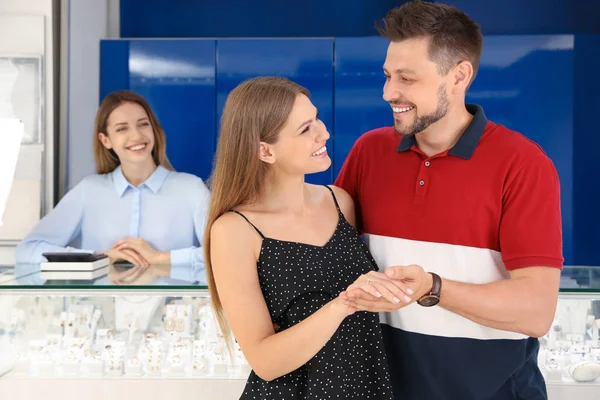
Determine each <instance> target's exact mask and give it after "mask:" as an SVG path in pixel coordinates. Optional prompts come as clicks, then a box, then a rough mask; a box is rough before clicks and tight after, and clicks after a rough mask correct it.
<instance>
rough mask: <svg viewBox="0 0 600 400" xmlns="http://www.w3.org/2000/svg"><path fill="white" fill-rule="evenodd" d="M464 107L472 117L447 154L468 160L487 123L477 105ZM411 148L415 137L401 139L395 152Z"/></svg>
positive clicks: (414, 144) (481, 109)
mask: <svg viewBox="0 0 600 400" xmlns="http://www.w3.org/2000/svg"><path fill="white" fill-rule="evenodd" d="M466 107H467V111H468V112H469V113H471V114H472V115H473V119H472V120H471V122H470V123H469V125H468V126H467V129H465V131H464V132H463V134H462V136H461V137H460V138H459V139H458V142H456V144H455V145H454V147H452V148H451V149H450V151H449V152H448V154H449V155H451V156H456V157H460V158H463V159H465V160H468V159H470V158H471V156H472V155H473V153H474V152H475V148H476V147H477V145H478V144H479V140H480V139H481V136H482V135H483V132H484V131H485V127H486V126H487V122H488V121H487V118H486V116H485V113H484V112H483V108H482V107H481V106H479V105H477V104H467V105H466ZM412 146H417V140H416V139H415V137H414V136H411V137H403V138H402V140H401V141H400V145H399V146H398V149H397V151H399V152H402V151H407V150H410V148H411V147H412Z"/></svg>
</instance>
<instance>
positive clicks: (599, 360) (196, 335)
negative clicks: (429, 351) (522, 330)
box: [0, 265, 600, 400]
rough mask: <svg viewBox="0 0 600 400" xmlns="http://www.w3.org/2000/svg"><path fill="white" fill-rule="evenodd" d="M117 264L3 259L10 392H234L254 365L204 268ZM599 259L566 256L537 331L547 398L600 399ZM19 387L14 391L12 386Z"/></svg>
mask: <svg viewBox="0 0 600 400" xmlns="http://www.w3.org/2000/svg"><path fill="white" fill-rule="evenodd" d="M190 271H192V269H191V268H190V267H188V266H172V267H171V266H153V267H150V268H148V269H145V270H143V269H139V268H135V267H118V266H109V267H107V268H106V269H104V270H103V272H102V273H101V275H100V276H91V275H90V276H87V277H86V276H76V275H74V274H71V275H69V274H68V273H62V274H58V275H57V274H53V275H47V274H45V273H44V272H40V271H39V266H36V265H16V266H5V267H1V266H0V376H2V377H1V378H0V393H11V395H13V396H12V397H13V398H23V399H30V398H31V399H34V398H38V397H40V396H44V397H45V398H47V399H48V398H55V397H56V398H60V399H61V400H64V399H66V398H73V399H75V398H78V399H79V398H80V396H81V393H82V392H85V393H88V394H86V397H88V398H98V399H100V398H102V399H104V398H107V397H111V398H114V399H115V400H116V399H121V398H122V399H125V398H131V397H132V396H133V397H135V398H139V397H141V396H144V398H159V397H164V396H169V397H173V396H174V398H180V397H181V398H183V397H191V396H193V398H196V399H211V400H216V399H237V398H239V395H240V393H241V391H242V389H243V387H244V384H245V381H246V378H247V377H248V374H249V373H250V366H249V365H248V363H247V362H246V360H245V358H244V356H243V354H242V353H241V351H240V349H239V346H237V344H236V343H234V348H233V354H229V353H228V351H227V349H226V346H225V345H224V342H223V338H222V336H221V335H220V333H219V330H218V328H217V324H216V321H215V318H214V314H213V312H212V309H211V307H210V295H209V293H208V290H207V287H206V286H205V285H204V282H203V280H204V277H203V276H193V274H192V273H191V272H190ZM599 332H600V268H593V267H589V268H588V267H566V268H565V270H564V271H563V274H562V278H561V289H560V295H559V301H558V305H557V310H556V317H555V320H554V323H553V324H552V328H551V329H550V332H549V333H548V334H547V335H546V336H544V337H542V338H540V351H539V355H538V362H539V365H540V368H541V370H542V372H543V374H544V376H545V378H546V382H547V387H548V393H549V398H550V399H551V400H562V399H569V400H571V399H575V398H576V399H578V400H586V399H598V398H600V338H599ZM15 394H16V396H14V395H15Z"/></svg>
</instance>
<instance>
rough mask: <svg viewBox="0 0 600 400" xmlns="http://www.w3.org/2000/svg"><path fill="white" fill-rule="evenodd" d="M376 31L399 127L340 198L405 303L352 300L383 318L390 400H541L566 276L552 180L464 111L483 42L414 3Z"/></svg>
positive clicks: (344, 174)
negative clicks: (541, 352)
mask: <svg viewBox="0 0 600 400" xmlns="http://www.w3.org/2000/svg"><path fill="white" fill-rule="evenodd" d="M379 30H380V32H381V33H382V35H383V36H384V37H386V38H388V39H389V40H390V44H389V47H388V50H387V56H386V60H385V64H384V67H383V69H384V73H385V76H386V82H385V85H384V90H383V98H384V100H385V101H387V102H388V103H389V104H390V106H391V111H392V113H393V117H394V127H393V128H392V127H386V128H380V129H375V130H373V131H370V132H367V133H366V134H364V135H363V136H362V137H361V138H359V139H358V140H357V142H356V143H355V145H354V147H353V149H352V150H351V152H350V154H349V155H348V158H347V159H346V161H345V164H344V166H343V168H342V170H341V171H340V175H339V177H338V179H337V181H336V185H337V186H340V187H342V188H344V189H345V190H346V191H347V192H348V193H350V195H351V196H352V197H353V199H354V202H355V204H356V209H357V217H358V218H357V221H359V229H361V230H362V232H364V234H365V238H366V241H367V243H368V245H369V248H370V250H371V252H372V254H373V257H374V258H375V260H376V261H377V263H378V265H379V267H380V268H381V269H382V270H385V274H386V275H387V276H388V277H389V278H392V279H395V280H396V281H397V282H399V284H400V285H404V286H405V287H406V288H407V289H406V294H408V295H410V298H409V299H408V302H407V300H404V301H402V299H401V301H400V302H398V303H391V302H385V300H381V299H383V298H384V297H381V298H375V297H372V296H371V295H369V294H366V293H364V292H361V291H358V290H349V292H348V294H349V296H350V297H352V298H353V299H354V301H355V302H356V303H357V304H359V306H360V308H361V309H365V310H370V311H390V312H387V313H382V314H381V320H382V324H383V325H382V329H383V333H384V337H385V343H386V349H387V355H388V363H389V367H390V371H391V376H392V383H393V385H394V392H395V396H396V398H397V399H402V400H413V399H414V400H425V399H427V400H434V399H435V400H443V399H453V400H454V399H456V400H470V399H473V400H490V399H492V400H496V399H497V400H500V399H501V400H511V399H527V400H530V399H546V398H547V394H546V389H545V384H544V379H543V376H542V375H541V372H540V370H539V368H538V366H537V354H538V348H539V344H538V340H537V339H536V338H537V337H540V336H542V335H544V334H545V333H546V332H547V331H548V329H549V327H550V325H551V322H552V320H553V318H554V313H555V307H556V302H557V297H558V286H559V280H560V271H561V269H562V264H563V257H562V233H561V215H560V194H559V181H558V176H557V173H556V170H555V168H554V166H553V164H552V162H551V161H550V159H549V158H548V157H547V156H546V155H545V153H544V152H543V151H542V149H541V148H540V147H539V146H537V145H536V144H535V143H533V142H532V141H530V140H528V139H527V138H525V137H524V136H522V135H521V134H519V133H516V132H514V131H511V130H509V129H507V128H505V127H504V126H501V125H497V124H495V123H493V122H491V121H488V120H487V119H486V116H485V114H484V111H483V109H482V108H481V107H480V106H478V105H465V93H466V92H467V90H468V88H469V85H470V84H471V82H472V81H473V79H474V78H475V75H476V73H477V68H478V65H479V58H480V54H481V47H482V41H483V39H482V34H481V32H480V29H479V27H478V26H477V24H476V23H475V22H473V21H472V20H471V19H470V18H469V17H468V16H467V15H465V14H464V13H463V12H461V11H459V10H458V9H456V8H454V7H449V6H446V5H443V4H439V3H425V2H411V3H407V4H404V5H403V6H401V7H399V8H395V9H393V10H392V11H390V12H389V13H388V15H387V16H386V18H385V19H384V20H383V23H382V26H381V27H380V28H379ZM369 283H371V284H373V285H375V286H376V287H377V288H381V286H379V285H378V283H377V281H376V280H373V279H369ZM402 297H404V296H402Z"/></svg>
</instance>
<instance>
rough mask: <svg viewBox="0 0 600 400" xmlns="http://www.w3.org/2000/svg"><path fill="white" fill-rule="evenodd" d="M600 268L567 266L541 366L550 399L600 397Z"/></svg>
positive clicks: (542, 342)
mask: <svg viewBox="0 0 600 400" xmlns="http://www.w3.org/2000/svg"><path fill="white" fill-rule="evenodd" d="M599 332H600V268H599V267H565V269H564V270H563V273H562V275H561V283H560V293H559V297H558V304H557V306H556V315H555V318H554V321H553V323H552V327H551V328H550V331H549V332H548V334H546V335H545V336H544V337H542V338H540V351H539V353H538V365H539V366H540V369H541V370H542V373H543V374H544V377H545V379H546V386H547V388H548V394H549V396H550V399H557V400H563V399H565V400H567V399H569V400H570V399H578V400H587V399H599V398H600V338H599Z"/></svg>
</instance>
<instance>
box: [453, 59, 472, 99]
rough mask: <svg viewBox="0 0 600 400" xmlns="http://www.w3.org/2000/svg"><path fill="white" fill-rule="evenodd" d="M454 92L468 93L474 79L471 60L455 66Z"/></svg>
mask: <svg viewBox="0 0 600 400" xmlns="http://www.w3.org/2000/svg"><path fill="white" fill-rule="evenodd" d="M452 73H453V79H454V81H453V83H452V93H454V94H458V93H466V92H467V89H468V88H469V84H470V83H471V80H472V79H473V65H472V64H471V63H470V62H469V61H461V62H460V63H458V65H457V66H456V67H454V70H453V71H452Z"/></svg>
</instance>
